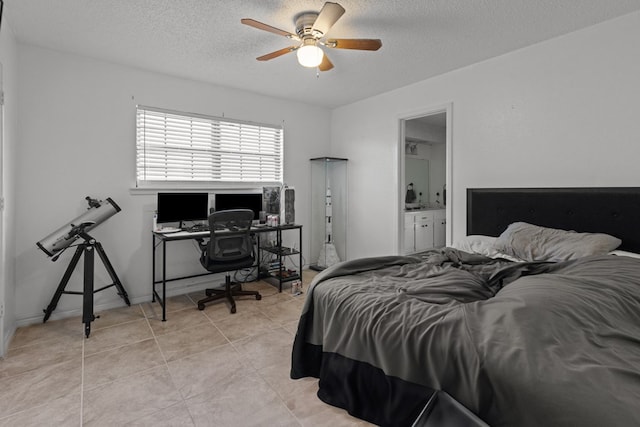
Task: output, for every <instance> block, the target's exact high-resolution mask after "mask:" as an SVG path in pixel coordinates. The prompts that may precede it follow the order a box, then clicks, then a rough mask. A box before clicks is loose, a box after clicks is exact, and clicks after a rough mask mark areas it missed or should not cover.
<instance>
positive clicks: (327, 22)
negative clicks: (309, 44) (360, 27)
mask: <svg viewBox="0 0 640 427" xmlns="http://www.w3.org/2000/svg"><path fill="white" fill-rule="evenodd" d="M343 14H344V7H342V6H340V5H339V4H338V3H331V2H326V3H325V4H324V6H322V10H320V13H319V14H318V17H317V18H316V21H315V22H314V23H313V27H312V28H311V33H312V34H313V33H314V32H315V31H319V32H321V33H322V34H323V35H324V34H327V31H329V29H330V28H331V27H333V24H335V23H336V21H337V20H338V19H340V17H341V16H342V15H343Z"/></svg>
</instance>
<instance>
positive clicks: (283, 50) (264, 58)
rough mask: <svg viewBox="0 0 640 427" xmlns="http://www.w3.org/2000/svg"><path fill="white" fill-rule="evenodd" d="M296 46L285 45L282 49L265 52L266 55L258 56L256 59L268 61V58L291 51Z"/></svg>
mask: <svg viewBox="0 0 640 427" xmlns="http://www.w3.org/2000/svg"><path fill="white" fill-rule="evenodd" d="M297 48H298V47H297V46H289V47H285V48H283V49H280V50H276V51H275V52H271V53H267V54H266V55H262V56H259V57H257V58H256V59H257V60H258V61H268V60H270V59H273V58H277V57H278V56H282V55H284V54H287V53H289V52H293V51H294V50H296V49H297Z"/></svg>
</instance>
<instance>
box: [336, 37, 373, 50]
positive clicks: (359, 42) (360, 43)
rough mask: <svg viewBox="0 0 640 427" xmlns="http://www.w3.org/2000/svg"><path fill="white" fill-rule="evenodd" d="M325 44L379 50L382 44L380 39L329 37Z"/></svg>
mask: <svg viewBox="0 0 640 427" xmlns="http://www.w3.org/2000/svg"><path fill="white" fill-rule="evenodd" d="M324 45H325V46H327V47H331V48H334V49H357V50H378V49H380V47H381V46H382V41H381V40H380V39H329V40H327V41H326V42H324Z"/></svg>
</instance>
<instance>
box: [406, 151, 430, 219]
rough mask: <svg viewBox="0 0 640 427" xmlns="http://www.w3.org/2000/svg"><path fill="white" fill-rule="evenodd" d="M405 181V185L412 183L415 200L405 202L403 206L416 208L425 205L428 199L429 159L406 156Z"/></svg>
mask: <svg viewBox="0 0 640 427" xmlns="http://www.w3.org/2000/svg"><path fill="white" fill-rule="evenodd" d="M405 183H406V185H407V186H408V185H409V184H410V183H413V191H414V192H415V195H416V200H415V202H414V203H409V204H406V206H405V208H406V209H418V208H421V207H426V206H427V205H428V203H429V200H430V199H429V160H427V159H420V158H415V157H410V156H407V157H406V162H405ZM405 191H406V189H405Z"/></svg>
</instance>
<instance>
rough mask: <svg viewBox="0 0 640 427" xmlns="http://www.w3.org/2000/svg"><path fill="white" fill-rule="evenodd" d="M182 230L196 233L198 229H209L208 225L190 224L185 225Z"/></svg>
mask: <svg viewBox="0 0 640 427" xmlns="http://www.w3.org/2000/svg"><path fill="white" fill-rule="evenodd" d="M183 231H187V232H189V233H197V232H200V231H209V226H208V225H192V226H191V227H186V228H184V229H183Z"/></svg>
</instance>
